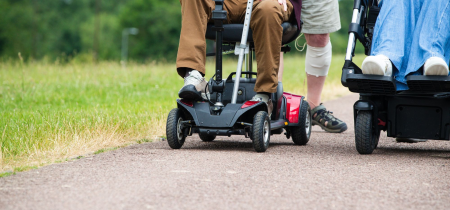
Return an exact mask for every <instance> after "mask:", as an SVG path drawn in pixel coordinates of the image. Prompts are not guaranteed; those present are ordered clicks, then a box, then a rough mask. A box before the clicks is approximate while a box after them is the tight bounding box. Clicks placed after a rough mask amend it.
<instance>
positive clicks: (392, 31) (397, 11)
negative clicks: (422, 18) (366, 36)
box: [362, 0, 423, 90]
mask: <svg viewBox="0 0 450 210" xmlns="http://www.w3.org/2000/svg"><path fill="white" fill-rule="evenodd" d="M421 1H423V0H419V1H417V0H397V1H383V5H382V7H381V10H380V13H379V15H378V18H377V22H376V24H375V28H374V34H373V37H372V51H371V54H370V55H371V56H369V57H367V58H366V59H365V61H364V62H363V65H362V69H363V72H364V73H370V74H372V73H373V74H377V73H376V72H381V73H378V74H385V75H387V74H389V73H388V72H389V68H391V69H392V67H391V65H392V64H393V65H394V66H395V67H396V68H397V69H398V72H392V70H391V72H392V74H393V75H394V76H395V78H396V80H397V89H398V90H404V89H407V86H406V77H405V76H406V74H405V71H406V66H407V65H408V60H409V59H408V57H409V53H406V52H409V51H410V48H411V43H412V39H411V33H412V31H414V29H415V27H416V21H417V18H418V14H419V12H420V5H421ZM389 60H390V62H392V64H391V63H390V62H389Z"/></svg>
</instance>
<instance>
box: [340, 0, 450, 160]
mask: <svg viewBox="0 0 450 210" xmlns="http://www.w3.org/2000/svg"><path fill="white" fill-rule="evenodd" d="M379 11H380V8H379V7H378V4H377V1H376V0H354V7H353V16H352V22H351V23H350V26H349V40H348V46H347V51H346V55H345V63H344V67H343V68H342V76H341V83H342V85H344V86H345V87H348V89H349V90H350V91H351V92H355V93H359V95H360V98H359V100H358V101H356V102H355V104H354V105H353V113H354V122H355V145H356V150H357V151H358V152H359V153H360V154H371V153H372V152H373V151H374V150H375V149H376V148H377V145H378V141H379V138H380V132H381V131H382V130H383V131H386V132H387V136H388V137H395V138H417V139H429V140H449V138H450V77H449V76H447V77H445V76H422V75H409V76H407V85H408V87H409V90H406V91H397V89H396V83H395V79H394V77H391V76H381V75H364V74H362V71H361V69H360V68H359V67H358V66H357V65H356V64H355V63H353V62H352V58H353V56H354V51H355V46H356V40H358V41H359V42H360V43H361V44H362V45H363V46H364V49H365V54H366V55H370V51H371V44H372V35H373V32H374V27H375V22H376V20H377V16H378V14H379ZM393 67H394V68H395V66H393ZM422 68H423V67H422ZM421 70H423V69H419V71H421Z"/></svg>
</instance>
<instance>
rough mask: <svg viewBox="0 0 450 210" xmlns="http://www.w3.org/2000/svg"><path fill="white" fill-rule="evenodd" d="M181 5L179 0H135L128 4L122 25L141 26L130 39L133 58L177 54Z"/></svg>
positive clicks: (123, 14)
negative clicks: (136, 33)
mask: <svg viewBox="0 0 450 210" xmlns="http://www.w3.org/2000/svg"><path fill="white" fill-rule="evenodd" d="M180 8H181V7H180V4H179V1H178V0H165V1H159V0H132V1H130V2H129V3H128V4H126V5H125V7H124V8H123V10H122V12H121V14H120V20H121V25H122V27H123V28H129V27H136V28H138V29H139V34H138V35H137V36H136V37H131V40H130V54H131V55H133V58H138V59H141V60H145V59H148V58H150V59H152V60H153V59H161V58H164V59H167V60H173V59H174V58H175V56H176V53H177V48H178V40H179V36H180V30H181V9H180Z"/></svg>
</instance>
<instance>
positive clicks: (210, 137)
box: [198, 133, 216, 142]
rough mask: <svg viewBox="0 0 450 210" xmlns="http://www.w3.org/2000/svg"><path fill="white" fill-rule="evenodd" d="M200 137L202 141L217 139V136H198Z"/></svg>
mask: <svg viewBox="0 0 450 210" xmlns="http://www.w3.org/2000/svg"><path fill="white" fill-rule="evenodd" d="M198 136H200V139H201V140H202V141H207V142H209V141H214V139H216V134H200V133H199V134H198Z"/></svg>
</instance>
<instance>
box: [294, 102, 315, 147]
mask: <svg viewBox="0 0 450 210" xmlns="http://www.w3.org/2000/svg"><path fill="white" fill-rule="evenodd" d="M311 117H312V116H311V109H310V108H309V104H308V102H307V101H305V100H302V103H301V105H300V113H299V115H298V126H293V127H290V129H291V133H292V134H291V135H292V141H293V142H294V143H295V144H296V145H306V144H307V143H308V141H309V137H310V136H311V119H312V118H311Z"/></svg>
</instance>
